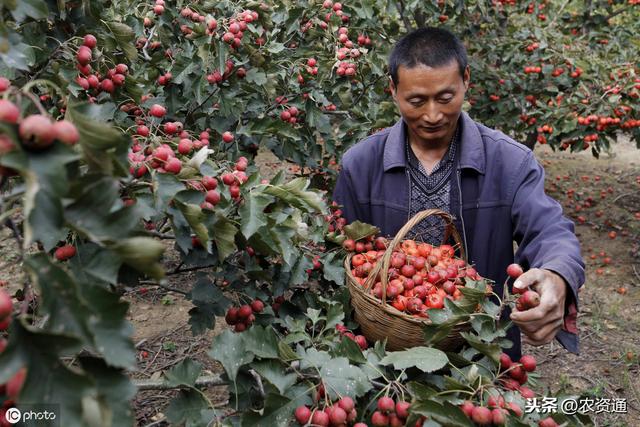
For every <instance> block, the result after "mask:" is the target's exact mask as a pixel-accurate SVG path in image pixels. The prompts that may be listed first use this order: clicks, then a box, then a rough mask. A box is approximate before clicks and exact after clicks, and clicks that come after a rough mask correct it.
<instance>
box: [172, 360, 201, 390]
mask: <svg viewBox="0 0 640 427" xmlns="http://www.w3.org/2000/svg"><path fill="white" fill-rule="evenodd" d="M201 372H202V365H201V364H200V363H198V362H196V361H194V360H192V359H190V358H187V359H185V360H183V361H182V362H180V363H178V364H177V365H176V366H174V367H173V368H171V370H169V371H167V372H165V374H164V376H165V379H166V382H167V384H168V385H170V386H172V387H177V386H180V385H185V386H188V387H194V386H195V384H196V380H197V379H198V376H199V375H200V373H201Z"/></svg>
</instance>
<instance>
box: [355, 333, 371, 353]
mask: <svg viewBox="0 0 640 427" xmlns="http://www.w3.org/2000/svg"><path fill="white" fill-rule="evenodd" d="M354 341H355V342H356V344H358V346H359V347H360V349H362V350H366V349H367V347H369V344H367V339H366V338H365V337H364V335H356V336H355V338H354Z"/></svg>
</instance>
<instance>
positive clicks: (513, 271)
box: [507, 263, 523, 279]
mask: <svg viewBox="0 0 640 427" xmlns="http://www.w3.org/2000/svg"><path fill="white" fill-rule="evenodd" d="M522 273H523V271H522V267H520V265H519V264H516V263H513V264H509V266H508V267H507V274H508V275H509V277H511V278H512V279H517V278H518V277H520V275H521V274H522Z"/></svg>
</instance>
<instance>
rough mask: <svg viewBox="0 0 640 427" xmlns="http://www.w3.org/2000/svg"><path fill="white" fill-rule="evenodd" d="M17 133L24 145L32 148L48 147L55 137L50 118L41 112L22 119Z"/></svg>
mask: <svg viewBox="0 0 640 427" xmlns="http://www.w3.org/2000/svg"><path fill="white" fill-rule="evenodd" d="M18 133H19V134H20V138H21V139H22V143H23V144H24V145H25V147H27V148H34V149H43V148H47V147H49V146H50V145H51V144H53V140H54V139H55V137H56V135H55V133H54V132H53V123H51V119H49V117H47V116H43V115H41V114H34V115H32V116H29V117H27V118H25V119H24V120H22V123H20V128H19V130H18Z"/></svg>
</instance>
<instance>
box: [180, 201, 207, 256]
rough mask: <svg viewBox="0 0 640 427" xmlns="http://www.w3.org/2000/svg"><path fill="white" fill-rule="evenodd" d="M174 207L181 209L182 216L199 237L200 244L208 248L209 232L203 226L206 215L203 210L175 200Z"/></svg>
mask: <svg viewBox="0 0 640 427" xmlns="http://www.w3.org/2000/svg"><path fill="white" fill-rule="evenodd" d="M173 203H174V205H175V206H176V207H177V208H178V209H180V212H182V215H183V216H184V218H185V219H186V220H187V222H188V223H189V225H190V226H191V229H192V230H193V232H194V233H195V234H196V236H198V239H200V242H201V243H202V245H203V246H205V247H206V245H207V242H208V241H209V232H208V231H207V227H206V226H205V225H204V224H203V221H204V218H205V216H206V215H205V213H204V212H202V208H201V207H200V206H198V205H194V204H191V203H182V202H181V201H179V200H177V199H174V201H173Z"/></svg>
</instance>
